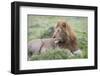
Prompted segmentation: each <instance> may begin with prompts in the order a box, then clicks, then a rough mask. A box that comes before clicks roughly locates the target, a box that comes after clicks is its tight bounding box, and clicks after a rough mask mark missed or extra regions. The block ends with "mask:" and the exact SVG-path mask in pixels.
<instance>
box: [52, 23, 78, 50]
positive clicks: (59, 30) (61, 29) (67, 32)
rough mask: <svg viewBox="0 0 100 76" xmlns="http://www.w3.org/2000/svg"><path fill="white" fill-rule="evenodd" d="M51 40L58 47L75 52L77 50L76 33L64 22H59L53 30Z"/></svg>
mask: <svg viewBox="0 0 100 76" xmlns="http://www.w3.org/2000/svg"><path fill="white" fill-rule="evenodd" d="M53 38H54V40H55V43H56V44H57V45H59V47H62V48H67V49H69V50H71V51H72V52H73V51H76V50H77V49H78V45H77V38H76V33H75V32H74V30H73V29H72V27H71V26H70V25H69V24H68V23H67V22H66V21H59V22H58V23H57V25H56V27H55V29H54V33H53Z"/></svg>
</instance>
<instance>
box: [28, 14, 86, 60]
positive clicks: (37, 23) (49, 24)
mask: <svg viewBox="0 0 100 76" xmlns="http://www.w3.org/2000/svg"><path fill="white" fill-rule="evenodd" d="M61 19H64V20H66V21H67V22H68V23H70V24H71V26H72V27H73V29H74V30H75V31H76V33H77V38H78V44H79V48H80V49H81V50H82V55H83V56H82V57H80V56H72V57H70V55H69V54H68V53H67V52H66V51H65V50H64V49H56V50H54V49H50V50H52V51H49V52H47V53H45V54H40V55H36V54H34V55H32V57H31V58H30V59H31V60H51V59H73V58H87V57H88V50H87V49H88V47H87V44H88V43H87V42H88V41H87V40H88V37H87V34H88V30H87V29H88V27H87V26H88V23H87V21H88V20H87V17H73V16H66V17H61V16H35V15H28V41H31V40H33V39H42V38H50V37H51V36H52V31H53V27H54V26H55V25H56V24H57V22H58V21H59V20H61Z"/></svg>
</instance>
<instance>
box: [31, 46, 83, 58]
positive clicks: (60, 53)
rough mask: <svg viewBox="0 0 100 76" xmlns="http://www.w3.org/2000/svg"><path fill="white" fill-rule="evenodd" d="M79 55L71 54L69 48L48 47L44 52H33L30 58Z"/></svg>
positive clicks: (72, 56) (73, 56)
mask: <svg viewBox="0 0 100 76" xmlns="http://www.w3.org/2000/svg"><path fill="white" fill-rule="evenodd" d="M77 58H82V57H80V56H75V55H72V54H71V53H70V52H69V50H65V49H58V48H57V49H49V50H48V51H47V52H45V53H41V54H33V55H32V57H31V58H30V60H55V59H56V60H57V59H77Z"/></svg>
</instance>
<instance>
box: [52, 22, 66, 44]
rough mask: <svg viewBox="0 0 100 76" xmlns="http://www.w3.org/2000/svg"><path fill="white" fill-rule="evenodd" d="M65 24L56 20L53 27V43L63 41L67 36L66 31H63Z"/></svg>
mask: <svg viewBox="0 0 100 76" xmlns="http://www.w3.org/2000/svg"><path fill="white" fill-rule="evenodd" d="M65 26H66V24H65V23H63V22H58V24H57V26H56V27H55V29H54V33H53V38H54V40H55V43H57V44H58V43H59V44H61V43H65V41H66V38H67V37H68V36H67V33H66V32H65V30H64V29H65Z"/></svg>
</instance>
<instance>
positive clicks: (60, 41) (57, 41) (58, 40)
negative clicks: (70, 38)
mask: <svg viewBox="0 0 100 76" xmlns="http://www.w3.org/2000/svg"><path fill="white" fill-rule="evenodd" d="M54 42H55V44H58V43H64V40H61V39H57V40H55V41H54Z"/></svg>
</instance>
